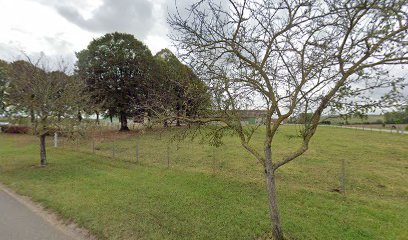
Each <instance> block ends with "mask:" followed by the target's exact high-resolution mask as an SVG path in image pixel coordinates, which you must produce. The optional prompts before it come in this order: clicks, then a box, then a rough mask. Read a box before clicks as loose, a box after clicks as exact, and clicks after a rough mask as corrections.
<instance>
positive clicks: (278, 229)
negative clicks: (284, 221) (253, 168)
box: [265, 146, 283, 240]
mask: <svg viewBox="0 0 408 240" xmlns="http://www.w3.org/2000/svg"><path fill="white" fill-rule="evenodd" d="M265 160H266V162H265V178H266V188H267V191H268V202H269V215H270V218H271V221H272V236H273V239H274V240H283V233H282V226H281V223H280V217H279V208H278V201H277V197H276V195H277V192H276V185H275V177H276V175H275V170H274V169H273V166H272V151H271V147H270V146H269V147H266V148H265Z"/></svg>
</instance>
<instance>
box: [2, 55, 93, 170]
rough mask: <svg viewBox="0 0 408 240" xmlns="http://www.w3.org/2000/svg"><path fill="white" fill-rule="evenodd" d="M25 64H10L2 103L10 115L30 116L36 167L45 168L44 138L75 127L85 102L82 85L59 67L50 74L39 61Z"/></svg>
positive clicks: (29, 60) (46, 66) (64, 69)
mask: <svg viewBox="0 0 408 240" xmlns="http://www.w3.org/2000/svg"><path fill="white" fill-rule="evenodd" d="M27 60H28V61H23V60H19V61H15V62H13V63H11V70H10V76H9V77H10V87H9V90H8V94H7V100H6V102H7V105H8V108H10V109H13V112H14V113H16V114H19V115H21V114H23V113H27V112H28V114H30V115H31V118H32V122H33V126H32V127H33V130H34V133H35V134H36V135H38V136H39V138H40V165H41V166H45V165H46V164H47V159H46V144H45V139H46V136H47V134H49V131H50V130H55V129H63V128H68V127H72V126H73V125H74V124H75V121H76V120H77V118H76V114H77V113H78V106H80V105H81V104H83V103H84V102H86V99H85V98H86V94H81V92H82V91H83V89H84V84H83V83H82V82H81V81H80V80H79V79H78V78H74V77H72V76H68V75H67V74H66V71H67V68H66V67H65V66H64V65H63V64H60V66H58V70H57V71H50V70H49V67H48V65H47V64H45V62H44V61H43V59H38V60H37V61H36V62H33V61H31V59H30V58H28V57H27Z"/></svg>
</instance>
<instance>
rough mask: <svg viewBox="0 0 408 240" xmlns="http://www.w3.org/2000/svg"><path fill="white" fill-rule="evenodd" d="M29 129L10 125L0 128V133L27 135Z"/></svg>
mask: <svg viewBox="0 0 408 240" xmlns="http://www.w3.org/2000/svg"><path fill="white" fill-rule="evenodd" d="M30 130H31V129H30V128H29V127H25V126H17V125H10V126H1V131H2V132H4V133H14V134H27V133H29V132H30Z"/></svg>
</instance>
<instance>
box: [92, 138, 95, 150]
mask: <svg viewBox="0 0 408 240" xmlns="http://www.w3.org/2000/svg"><path fill="white" fill-rule="evenodd" d="M92 153H93V154H95V136H94V135H92Z"/></svg>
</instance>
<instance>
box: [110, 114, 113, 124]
mask: <svg viewBox="0 0 408 240" xmlns="http://www.w3.org/2000/svg"><path fill="white" fill-rule="evenodd" d="M109 119H110V122H111V123H113V116H112V115H109Z"/></svg>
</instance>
